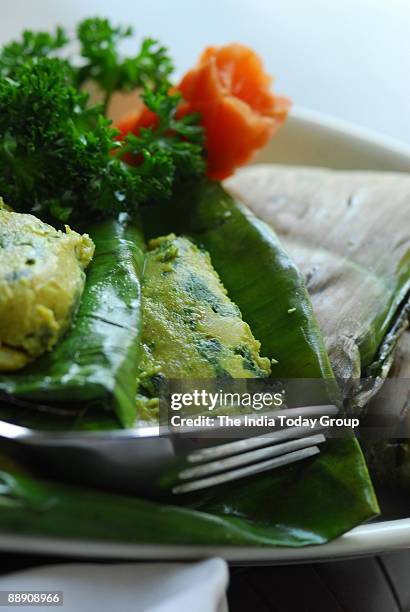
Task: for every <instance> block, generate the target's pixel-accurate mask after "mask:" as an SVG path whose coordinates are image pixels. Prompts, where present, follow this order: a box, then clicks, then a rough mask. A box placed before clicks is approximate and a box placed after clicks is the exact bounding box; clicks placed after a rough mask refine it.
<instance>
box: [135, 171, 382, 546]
mask: <svg viewBox="0 0 410 612" xmlns="http://www.w3.org/2000/svg"><path fill="white" fill-rule="evenodd" d="M143 223H144V230H145V232H146V234H147V236H148V237H152V236H157V235H159V234H163V233H168V232H175V233H185V234H188V235H189V237H190V238H192V239H193V240H195V241H196V242H197V243H198V244H199V245H200V246H202V247H204V248H205V249H207V250H208V251H209V253H210V255H211V260H212V263H213V265H214V267H215V269H216V271H217V272H218V273H219V275H220V277H221V280H222V282H223V284H224V286H225V287H226V289H227V290H228V293H229V296H230V297H231V298H232V299H233V300H234V301H235V303H236V304H237V305H238V306H239V308H240V309H241V312H242V315H243V318H244V319H245V320H246V321H247V322H248V323H249V324H250V326H251V329H252V331H253V333H254V335H255V337H256V338H257V339H258V340H260V342H261V347H262V348H261V354H262V355H263V356H268V357H270V358H274V359H276V360H277V361H278V363H277V364H276V365H274V366H273V371H272V376H274V377H275V378H279V379H280V378H287V379H291V378H294V379H296V378H297V379H302V378H303V379H312V378H315V377H321V378H323V379H325V380H327V381H328V382H329V385H328V391H329V393H330V394H332V393H333V392H334V389H333V388H332V381H333V372H332V369H331V366H330V364H329V360H328V356H327V354H326V350H325V348H324V342H323V339H322V336H321V332H320V330H319V328H318V325H317V322H316V320H315V317H314V315H313V312H312V306H311V303H310V299H309V296H308V293H307V291H306V288H305V284H304V280H303V277H302V275H301V273H300V272H299V270H298V268H297V267H296V266H295V265H294V263H293V262H292V260H291V259H290V257H289V255H288V254H287V253H286V251H285V250H284V249H283V247H282V246H281V244H280V242H279V240H278V239H277V237H276V235H275V234H274V232H273V231H272V230H271V229H269V227H267V225H266V224H265V223H264V222H262V221H260V220H259V219H257V218H256V217H255V216H254V215H253V214H252V213H250V211H249V210H247V208H246V207H244V206H243V205H242V204H241V203H240V202H238V201H236V200H235V199H233V198H232V197H230V196H229V195H228V194H227V193H226V192H225V191H224V190H223V188H221V186H220V185H219V184H217V183H209V182H208V183H203V184H202V185H200V186H198V187H197V189H196V190H190V191H189V194H187V195H180V196H179V198H178V199H177V201H175V202H174V203H173V205H169V204H168V205H167V206H156V207H155V206H152V207H150V208H149V209H147V210H145V212H144V213H143ZM284 491H291V494H289V495H287V494H286V495H284V494H283V492H284ZM268 500H270V501H268ZM353 500H355V501H354V502H353ZM203 504H205V506H203ZM199 507H200V508H203V507H205V508H206V509H209V510H210V511H212V512H213V513H214V512H215V513H218V514H223V515H230V516H241V517H242V516H247V517H249V518H250V519H251V517H252V518H253V519H255V517H257V519H258V520H262V521H263V522H265V523H269V524H273V523H275V524H276V525H277V527H276V529H277V535H276V538H277V540H276V543H277V544H278V545H280V544H281V543H282V544H286V545H291V544H290V542H294V543H296V542H299V543H301V542H302V541H303V542H304V543H309V542H310V543H314V542H315V538H314V537H312V534H313V533H314V532H316V533H318V532H320V531H321V530H322V529H324V528H325V529H328V531H327V537H335V535H336V534H337V533H338V534H340V533H342V532H343V531H345V530H346V529H349V528H351V527H353V525H354V524H357V523H358V522H361V521H363V520H366V519H367V518H371V517H372V516H374V515H375V514H377V512H378V506H377V502H376V500H375V497H374V494H373V489H372V485H371V482H370V479H369V476H368V473H367V468H366V464H365V462H364V459H363V456H362V453H361V451H360V447H359V445H358V443H357V441H356V440H355V438H354V437H348V438H346V439H337V440H336V439H335V440H332V441H329V442H328V443H327V444H326V446H325V447H324V448H323V449H322V452H321V453H320V455H319V456H318V457H315V458H313V459H312V460H311V461H309V462H306V463H305V462H303V463H302V464H300V465H298V466H290V467H287V468H284V469H283V470H278V471H277V472H274V473H270V474H268V475H266V474H265V475H262V476H260V477H255V478H254V479H251V480H250V481H248V482H247V483H246V485H245V484H244V483H243V482H242V483H239V484H236V485H232V486H231V487H230V488H229V492H227V489H226V488H225V487H224V490H223V492H222V493H218V492H211V493H209V494H207V495H206V496H205V497H204V498H201V500H200V506H199ZM325 525H326V527H325ZM308 533H309V534H310V535H307V534H308ZM305 537H307V540H305V539H304V538H305Z"/></svg>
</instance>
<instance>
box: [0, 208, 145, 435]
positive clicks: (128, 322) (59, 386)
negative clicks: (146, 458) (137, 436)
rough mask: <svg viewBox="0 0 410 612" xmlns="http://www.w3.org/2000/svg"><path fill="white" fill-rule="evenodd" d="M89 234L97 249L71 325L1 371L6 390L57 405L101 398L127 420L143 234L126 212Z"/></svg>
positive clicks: (0, 388)
mask: <svg viewBox="0 0 410 612" xmlns="http://www.w3.org/2000/svg"><path fill="white" fill-rule="evenodd" d="M89 233H90V235H91V237H92V238H93V240H94V242H95V245H96V251H95V256H94V259H93V261H92V263H91V265H90V267H89V269H88V270H87V280H86V285H85V289H84V293H83V297H82V301H81V305H80V308H79V311H78V314H77V316H76V319H75V321H74V324H73V326H72V328H71V329H70V330H69V332H68V333H67V334H66V336H65V337H64V338H63V339H62V341H61V342H60V343H59V344H58V345H57V346H56V348H54V349H53V351H51V352H50V353H47V354H46V355H44V356H42V357H41V358H40V359H38V360H37V361H35V362H34V363H32V364H30V365H29V366H27V367H26V368H24V369H23V370H22V371H20V372H18V373H13V374H7V375H2V376H0V392H3V393H5V394H8V395H10V396H13V397H14V398H17V399H20V400H21V399H23V400H29V401H30V402H36V403H40V404H41V402H45V403H47V404H51V405H52V406H56V405H59V404H60V403H63V404H64V405H66V404H67V402H68V401H69V402H70V406H69V407H70V408H77V409H78V410H80V409H82V408H83V407H84V403H85V404H86V403H88V402H91V403H93V404H96V403H98V405H99V406H104V407H106V408H107V409H111V410H114V411H115V412H116V414H117V416H118V419H119V420H120V422H121V423H122V425H123V426H125V427H127V426H131V425H132V424H133V423H134V420H135V394H136V369H137V355H138V350H139V337H140V324H139V320H140V305H141V303H140V302H141V298H140V277H141V274H142V267H143V260H144V254H143V238H142V235H141V232H140V231H139V229H138V228H137V227H136V226H135V225H134V224H132V223H129V222H127V220H125V219H123V220H121V221H107V222H104V223H102V224H100V225H98V226H97V227H95V228H93V229H91V230H90V231H89ZM15 411H16V413H18V411H19V408H18V407H16V408H15ZM42 416H43V419H44V421H47V417H45V414H43V415H42Z"/></svg>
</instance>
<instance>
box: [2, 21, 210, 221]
mask: <svg viewBox="0 0 410 612" xmlns="http://www.w3.org/2000/svg"><path fill="white" fill-rule="evenodd" d="M77 32H78V41H79V43H80V53H81V57H82V60H81V61H78V59H76V58H68V59H67V57H60V55H59V53H60V52H61V51H66V50H67V49H66V47H67V45H68V44H71V43H72V41H70V40H69V37H68V36H67V34H66V33H65V32H64V30H63V29H61V28H58V29H57V30H56V32H55V33H54V34H47V33H44V32H40V33H33V32H24V34H23V38H22V40H21V41H19V42H13V43H10V44H8V45H6V46H5V47H4V48H3V49H2V51H1V52H0V194H1V195H2V196H3V197H4V200H5V201H6V203H9V204H10V205H11V206H12V207H13V208H14V209H15V210H18V211H22V212H34V214H36V215H38V216H39V217H41V218H44V219H46V220H53V219H57V220H58V221H59V222H67V221H70V222H77V221H78V222H79V223H80V222H81V221H84V220H86V219H87V218H93V219H95V217H96V216H97V217H113V216H116V215H117V214H118V213H120V212H123V211H125V212H128V213H131V214H135V213H136V211H137V210H138V207H139V206H141V205H145V204H148V203H150V202H154V201H157V200H167V199H169V198H171V196H172V194H173V193H174V191H175V189H176V187H177V186H178V185H179V184H180V183H181V182H187V181H190V180H195V179H196V178H197V177H198V176H200V175H201V174H203V172H204V149H203V133H202V128H201V127H200V125H199V117H198V116H197V115H187V116H185V117H184V118H177V108H178V104H179V102H180V95H179V94H175V93H173V94H171V93H169V88H170V80H169V79H170V75H171V71H172V63H171V60H170V58H169V57H168V54H167V52H166V49H165V48H164V47H162V46H160V45H159V44H158V43H157V42H156V41H153V40H151V39H145V40H144V41H143V42H142V45H141V48H140V51H139V52H138V54H137V55H136V56H135V57H133V58H130V57H128V58H123V57H122V56H121V54H120V51H119V45H120V43H121V42H122V41H123V40H124V38H126V37H128V36H130V35H131V33H132V31H131V29H130V28H120V27H118V28H117V27H113V26H112V25H111V24H110V23H109V22H108V21H107V20H105V19H99V18H95V19H87V20H85V21H84V22H82V23H81V24H80V25H79V27H78V29H77ZM84 60H85V63H84ZM90 80H93V81H95V82H96V83H97V85H98V87H99V88H100V89H101V91H102V92H103V97H104V102H103V103H102V104H90V99H89V95H88V93H86V92H85V91H84V87H83V86H84V85H85V84H86V83H87V82H88V81H90ZM135 87H140V88H142V90H143V99H144V101H145V104H146V105H147V107H148V108H149V109H150V110H152V111H153V112H154V113H155V114H156V115H157V122H156V123H155V125H154V126H153V127H152V128H149V129H148V128H145V129H141V131H140V133H139V134H138V135H129V136H128V137H127V138H126V139H125V140H124V141H123V142H120V141H118V139H117V135H118V131H117V130H115V129H114V128H113V127H112V124H111V121H110V120H109V119H107V117H106V114H105V111H106V108H107V105H108V102H109V100H110V97H111V95H112V94H113V93H114V92H115V91H123V90H131V89H134V88H135ZM127 153H132V154H133V155H136V156H137V158H138V159H139V160H140V163H139V164H137V165H135V166H129V165H128V164H126V163H125V162H124V155H126V154H127Z"/></svg>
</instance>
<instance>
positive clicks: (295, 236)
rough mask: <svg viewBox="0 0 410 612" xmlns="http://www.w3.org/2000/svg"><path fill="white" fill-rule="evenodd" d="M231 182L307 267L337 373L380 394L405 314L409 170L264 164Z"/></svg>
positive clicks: (409, 286) (409, 267)
mask: <svg viewBox="0 0 410 612" xmlns="http://www.w3.org/2000/svg"><path fill="white" fill-rule="evenodd" d="M225 186H226V188H227V189H228V190H229V192H230V193H232V194H234V195H236V196H237V197H240V198H241V199H242V200H243V201H244V202H245V203H246V204H247V205H248V206H249V207H250V208H251V210H253V212H254V213H255V214H256V215H257V216H258V217H260V218H261V219H264V220H265V221H266V222H267V223H269V224H270V225H271V226H272V227H274V228H275V231H276V232H277V233H278V235H279V237H280V238H281V240H283V243H284V245H285V247H286V248H287V249H288V251H289V253H290V255H291V256H292V257H293V258H294V260H295V262H296V264H297V265H298V267H299V268H300V269H301V271H302V272H303V273H304V275H305V278H306V281H307V287H308V290H309V294H310V296H311V298H312V303H313V308H314V311H315V314H316V316H317V318H318V321H319V325H320V328H321V330H322V333H323V335H324V337H325V341H326V346H327V349H328V352H329V356H330V360H331V363H332V366H333V369H334V372H335V374H336V376H337V377H338V378H339V379H358V378H360V376H367V375H371V376H373V377H374V382H375V391H376V390H377V389H378V384H380V381H379V383H378V381H377V378H378V377H381V378H383V377H384V376H386V374H387V371H388V369H389V367H390V365H391V362H392V355H393V352H394V347H395V345H396V343H397V339H398V337H399V336H400V334H401V333H402V332H403V330H404V328H405V325H406V319H407V314H408V313H407V311H406V307H407V305H408V301H409V291H410V206H409V198H410V176H409V175H406V174H394V173H387V172H386V173H382V172H379V173H377V172H340V171H332V170H326V169H323V168H297V167H286V166H283V167H281V166H275V165H273V164H272V165H267V164H266V165H263V164H262V165H255V166H249V167H248V168H245V169H244V170H243V171H241V172H239V173H238V174H237V175H235V176H234V177H232V178H230V179H229V180H228V181H226V183H225ZM367 399H368V396H366V398H365V400H366V401H367Z"/></svg>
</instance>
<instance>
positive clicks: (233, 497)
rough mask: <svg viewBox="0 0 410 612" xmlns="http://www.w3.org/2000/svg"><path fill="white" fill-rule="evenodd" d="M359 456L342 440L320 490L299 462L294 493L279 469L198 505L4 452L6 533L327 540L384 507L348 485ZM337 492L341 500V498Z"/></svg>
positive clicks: (2, 528) (186, 540)
mask: <svg viewBox="0 0 410 612" xmlns="http://www.w3.org/2000/svg"><path fill="white" fill-rule="evenodd" d="M332 443H333V442H329V444H332ZM357 462H358V457H354V456H353V455H352V454H351V453H350V452H349V449H348V448H346V447H345V448H343V446H339V449H338V452H337V453H336V454H334V460H333V466H332V468H331V469H329V466H327V467H326V465H325V463H326V462H325V461H322V470H323V471H322V476H323V480H322V486H321V487H320V488H319V489H317V490H315V491H314V495H312V490H311V487H310V485H311V480H310V478H309V468H308V469H307V471H306V469H302V466H301V465H294V466H293V469H292V481H293V484H294V487H295V488H294V490H293V489H292V493H291V494H289V484H290V483H289V479H288V477H286V476H285V472H280V470H278V471H277V472H276V475H274V476H273V478H272V477H266V476H265V477H259V478H258V479H254V481H253V485H251V488H250V489H249V488H248V487H247V486H244V485H242V486H241V487H240V494H237V493H235V490H234V489H233V490H231V492H230V494H228V495H227V496H226V498H225V497H224V495H222V496H221V495H220V496H219V500H217V499H215V500H214V503H213V505H212V504H210V503H209V502H208V504H205V503H204V504H202V505H200V504H197V507H196V508H195V509H194V508H186V507H181V506H172V505H163V504H157V503H154V502H149V501H145V500H141V499H135V498H131V497H126V496H120V495H114V494H110V493H105V492H101V491H95V490H87V489H82V488H80V487H75V486H72V485H65V484H60V483H56V482H52V481H46V480H42V479H37V478H36V477H35V476H34V475H32V474H29V473H27V472H25V471H24V470H22V469H21V467H20V466H16V465H15V464H13V463H11V462H10V461H9V460H8V459H7V458H6V457H4V456H2V457H1V458H0V532H12V533H18V534H26V535H38V536H47V537H58V538H75V539H79V538H83V539H87V540H102V541H107V542H109V541H115V542H130V543H150V544H176V545H181V544H191V545H195V544H202V545H210V546H212V545H227V546H237V545H249V546H304V545H308V544H321V543H324V542H327V541H328V540H329V539H331V538H334V537H336V536H338V535H339V534H341V533H343V532H344V531H346V530H347V529H349V528H350V527H351V526H352V519H354V522H360V521H362V520H365V519H366V518H368V517H369V515H371V514H372V513H373V512H374V510H375V508H377V502H376V500H375V498H374V495H373V493H372V491H371V488H370V489H368V490H366V495H367V497H365V498H364V497H363V490H362V489H360V488H359V486H358V485H359V483H358V482H356V486H355V487H353V488H352V487H343V486H341V481H340V478H341V479H342V481H343V480H344V481H346V483H347V481H349V480H351V478H352V476H351V474H352V471H353V473H357V468H358V467H359V469H361V470H363V469H365V468H364V464H362V463H360V461H359V464H360V465H359V466H358V464H357ZM312 468H313V465H312V464H311V466H310V469H312ZM292 486H293V485H292ZM325 487H326V488H327V489H326V488H325ZM280 490H282V495H280V494H278V493H279V491H280ZM254 495H257V497H256V498H255V497H253V496H254ZM334 496H335V497H336V499H337V501H338V503H333V501H332V498H333V497H334ZM224 499H225V501H224ZM316 499H317V502H316V501H314V500H316ZM364 499H365V500H366V503H363V502H364ZM262 500H263V501H262ZM292 500H294V501H292ZM295 502H296V503H295Z"/></svg>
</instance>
